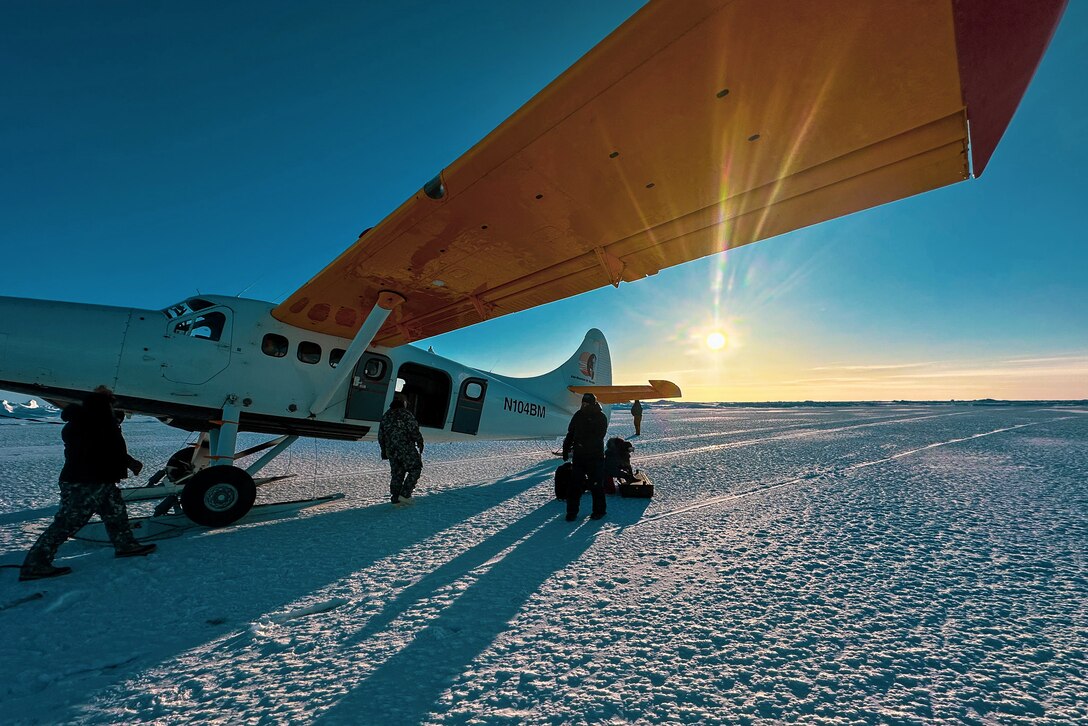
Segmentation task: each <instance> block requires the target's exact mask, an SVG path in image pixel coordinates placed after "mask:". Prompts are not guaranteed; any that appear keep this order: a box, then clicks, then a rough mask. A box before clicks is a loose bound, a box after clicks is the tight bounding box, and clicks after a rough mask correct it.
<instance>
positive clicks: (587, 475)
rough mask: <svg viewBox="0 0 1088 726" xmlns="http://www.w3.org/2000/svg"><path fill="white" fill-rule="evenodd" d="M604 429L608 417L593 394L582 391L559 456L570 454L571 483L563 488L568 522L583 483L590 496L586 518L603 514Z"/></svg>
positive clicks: (576, 509)
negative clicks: (565, 490) (579, 404)
mask: <svg viewBox="0 0 1088 726" xmlns="http://www.w3.org/2000/svg"><path fill="white" fill-rule="evenodd" d="M607 432H608V417H607V416H605V415H604V411H603V410H601V404H599V403H597V397H596V396H594V395H593V394H592V393H585V394H582V407H581V408H580V409H578V410H577V411H575V413H574V416H572V417H571V419H570V426H568V427H567V437H566V438H565V439H563V458H564V459H568V458H571V457H572V455H573V459H572V462H571V474H572V477H571V478H572V482H571V486H570V488H569V489H568V490H567V521H568V522H573V521H574V520H575V519H577V518H578V504H579V501H580V500H581V498H582V492H583V491H584V490H585V487H586V486H587V485H588V486H589V492H590V494H592V495H593V511H592V512H591V513H590V515H589V517H590V519H600V518H601V517H603V516H604V512H605V499H604V481H603V479H604V435H605V433H607ZM587 480H588V481H587Z"/></svg>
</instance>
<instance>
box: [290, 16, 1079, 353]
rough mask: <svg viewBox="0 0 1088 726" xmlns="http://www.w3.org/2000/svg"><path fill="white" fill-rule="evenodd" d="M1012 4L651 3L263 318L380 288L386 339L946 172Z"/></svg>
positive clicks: (351, 302) (578, 287) (857, 203)
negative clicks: (385, 294) (968, 57)
mask: <svg viewBox="0 0 1088 726" xmlns="http://www.w3.org/2000/svg"><path fill="white" fill-rule="evenodd" d="M1018 3H1019V0H866V2H858V0H821V2H818V3H815V2H814V3H809V2H797V1H796V0H683V1H682V2H678V1H670V0H655V1H654V2H651V3H649V4H648V5H647V6H646V7H644V8H643V9H642V10H641V11H639V12H638V13H637V14H635V15H634V16H633V17H632V18H631V19H630V20H628V21H627V22H626V23H624V24H623V25H622V26H621V27H619V28H618V29H617V30H616V31H615V32H613V33H612V34H611V35H610V36H609V37H607V38H606V39H605V40H603V41H602V42H601V43H600V44H599V45H598V46H597V47H596V48H594V49H593V50H592V51H590V52H589V53H588V54H587V55H586V56H585V57H583V58H582V59H581V60H579V61H578V62H577V63H576V64H575V65H574V66H572V67H571V68H570V69H569V70H567V71H566V72H565V73H564V74H563V75H562V76H560V77H559V78H557V79H556V80H555V81H553V82H552V83H551V84H550V85H549V86H548V87H547V88H545V89H544V90H543V91H541V92H540V93H539V94H537V96H535V97H534V98H533V99H532V100H531V101H529V102H528V103H527V104H526V105H525V106H524V107H522V108H521V109H520V110H519V111H518V112H517V113H515V114H514V115H513V116H511V117H510V118H509V119H507V120H506V121H505V122H503V124H502V125H500V126H499V127H498V128H497V129H495V130H494V131H493V132H491V133H490V134H488V135H487V137H486V138H484V139H483V140H482V141H481V142H479V143H478V144H477V145H476V146H474V147H473V148H472V149H470V150H469V151H468V152H467V153H465V154H464V155H463V156H462V157H461V158H460V159H458V160H457V161H455V162H454V163H453V164H451V165H450V166H448V167H447V168H446V169H445V170H443V171H442V173H441V174H440V175H439V176H438V177H436V179H435V180H434V181H433V182H431V183H429V184H428V185H426V186H425V187H424V189H422V190H420V192H418V193H417V194H416V195H415V196H413V197H412V198H411V199H409V200H408V201H406V202H405V203H404V204H402V205H401V206H400V208H398V209H397V210H396V211H394V212H393V213H392V214H390V215H389V216H388V217H386V218H385V219H384V220H383V221H382V222H381V223H380V224H379V225H378V226H376V227H374V228H373V229H371V230H369V231H368V232H366V233H364V234H363V235H362V236H361V237H360V238H359V240H358V241H356V242H355V243H354V244H353V245H352V246H351V247H350V248H349V249H348V250H347V251H346V252H344V253H343V254H342V255H340V257H338V258H337V259H336V260H335V261H334V262H333V263H332V264H330V265H329V266H328V267H326V268H325V269H324V270H322V271H321V272H320V273H319V274H318V275H316V276H315V277H314V278H313V279H312V280H310V281H309V282H307V283H306V284H305V285H303V286H302V288H300V289H299V290H298V291H297V292H295V293H294V294H293V295H291V297H289V298H288V299H287V300H286V301H285V302H284V303H283V304H281V305H279V306H278V307H277V308H276V309H275V310H274V312H273V315H275V317H276V318H278V319H279V320H282V321H284V322H286V323H289V324H291V325H295V326H298V327H300V328H306V329H310V330H315V331H320V332H323V333H329V334H333V335H341V336H345V337H350V336H352V335H354V333H355V331H357V330H358V328H359V326H360V325H361V323H362V321H363V319H364V318H365V317H366V314H367V313H368V312H369V311H370V309H371V307H372V306H373V305H374V303H375V300H376V299H377V296H378V294H379V292H380V291H382V290H391V291H395V292H397V293H400V294H401V295H403V296H404V297H405V298H406V302H405V303H404V304H403V305H400V306H399V307H398V308H397V309H396V310H395V311H394V313H393V314H392V315H391V316H390V318H389V320H387V321H386V324H385V325H384V326H383V327H382V328H381V330H380V331H379V332H378V335H377V337H376V338H375V341H374V342H375V343H378V344H381V345H387V346H393V345H399V344H403V343H407V342H410V341H412V340H417V339H420V338H425V337H429V336H432V335H437V334H439V333H444V332H447V331H450V330H455V329H458V328H462V327H465V326H468V325H472V324H475V323H478V322H480V321H482V320H486V319H488V318H493V317H498V316H500V315H505V314H508V313H512V312H516V311H519V310H525V309H527V308H531V307H534V306H537V305H542V304H545V303H548V302H552V301H555V300H559V299H562V298H566V297H570V296H572V295H577V294H579V293H582V292H586V291H588V290H593V289H596V288H598V287H602V286H604V285H607V284H613V285H618V284H619V283H620V282H621V281H633V280H638V279H640V278H643V277H646V276H647V275H653V274H655V273H656V272H658V271H659V270H661V269H664V268H666V267H670V266H672V265H677V264H680V263H682V262H686V261H689V260H694V259H697V258H699V257H703V256H705V255H709V254H713V253H715V252H720V251H722V250H726V249H729V248H733V247H737V246H740V245H744V244H747V243H749V242H754V241H756V240H760V239H764V238H766V237H772V236H774V235H778V234H782V233H783V232H787V231H789V230H793V229H798V228H800V227H804V226H807V225H811V224H815V223H817V222H820V221H823V220H827V219H832V218H834V217H838V216H841V215H844V214H849V213H851V212H855V211H858V210H861V209H866V208H869V207H873V206H876V205H879V204H883V203H885V202H889V201H892V200H895V199H900V198H902V197H906V196H910V195H912V194H918V193H920V192H924V191H927V190H929V189H934V188H937V187H940V186H943V185H946V184H950V183H952V182H956V181H960V180H961V179H965V178H967V176H968V175H969V163H968V158H967V153H966V148H967V120H968V117H969V116H970V117H971V122H972V129H975V128H976V126H977V127H978V128H979V129H984V130H985V131H986V133H987V134H988V137H987V138H988V139H989V140H988V141H987V144H989V145H988V147H987V148H986V149H985V150H984V154H985V157H986V158H987V159H988V158H989V153H990V152H992V149H993V145H996V143H997V139H999V138H1000V135H1001V132H1002V131H1003V130H1004V128H1005V125H1006V124H1007V123H1008V120H1009V117H1011V115H1012V111H1013V110H1015V106H1016V103H1017V102H1018V101H1019V98H1020V96H1021V95H1022V93H1023V90H1024V88H1025V87H1026V85H1027V81H1028V80H1030V77H1031V73H1032V72H1033V71H1034V68H1035V65H1036V64H1037V63H1038V60H1039V59H1040V57H1041V55H1042V53H1043V50H1044V49H1045V47H1046V43H1047V42H1048V41H1049V37H1050V34H1051V33H1052V31H1053V27H1054V26H1055V25H1056V24H1057V21H1058V18H1060V15H1061V11H1062V9H1063V7H1064V0H1033V3H1028V4H1027V5H1028V6H1031V7H1032V8H1035V10H1023V8H1024V7H1025V5H1024V4H1023V3H1019V4H1018ZM995 6H1002V7H1005V8H1006V10H1008V11H1009V12H1013V11H1017V12H1020V13H1021V15H1023V13H1025V12H1026V13H1027V14H1029V15H1030V14H1032V13H1034V14H1035V16H1036V17H1033V18H1028V19H1025V18H1024V17H1017V18H1012V19H1009V18H1006V19H1005V20H1001V19H1000V15H1001V14H1000V12H997V15H994V12H995V11H994V10H993V8H994V7H995ZM1040 7H1042V8H1043V9H1044V10H1043V12H1038V11H1037V9H1038V8H1040ZM1010 8H1011V9H1012V10H1009V9H1010ZM1014 14H1015V13H1014ZM1006 15H1008V13H1006ZM994 17H997V18H999V21H998V24H999V25H1000V23H1002V22H1005V23H1006V25H1002V26H1001V27H999V28H998V29H997V31H995V30H994V29H993V27H989V26H987V25H986V22H989V23H990V25H993V22H994V21H993V18H994ZM964 18H966V20H965V19H964ZM980 18H981V19H982V20H983V21H985V22H982V23H981V25H979V24H978V23H976V25H978V26H979V27H974V26H971V21H972V20H975V21H978V20H979V19H980ZM1006 21H1007V22H1006ZM1025 23H1027V24H1034V25H1032V27H1031V28H1028V29H1027V30H1029V31H1031V32H1032V33H1034V35H1032V38H1035V40H1033V41H1032V42H1031V43H1027V42H1026V41H1025V42H1023V43H1020V44H1016V43H999V42H998V40H1000V38H998V40H995V38H997V35H995V33H997V32H998V31H1001V32H1004V33H1006V35H1012V36H1018V35H1020V34H1021V32H1022V31H1024V30H1025V28H1024V27H1022V26H1024V25H1025ZM1036 26H1038V27H1036ZM1044 26H1045V27H1044ZM965 28H966V29H965ZM1039 28H1042V30H1039ZM1029 34H1030V33H1029ZM1025 46H1028V47H1025ZM963 48H967V49H968V50H969V51H970V53H972V54H973V55H972V57H973V58H975V61H973V63H974V65H971V66H965V65H964V62H963V59H961V58H960V56H959V54H958V50H960V51H962V49H963ZM979 64H983V65H981V66H980V65H979ZM979 68H981V71H980V70H979ZM1025 68H1026V69H1027V70H1026V71H1025V70H1024V69H1025ZM994 69H1000V72H997V73H994V72H993V71H994ZM983 71H984V72H983ZM987 74H989V75H987ZM987 78H989V79H990V80H989V81H987V80H986V79H987ZM1009 78H1014V79H1019V80H1016V82H1015V83H1014V84H1013V85H1014V86H1016V84H1020V86H1019V90H1018V91H1017V90H1016V89H1015V88H1014V89H1013V90H1014V93H1013V96H1014V97H1013V98H1012V105H1011V106H1010V105H1009V103H1007V102H1002V103H1003V105H1001V104H998V105H1001V108H1000V109H997V110H992V111H988V113H989V114H990V115H989V116H986V117H985V118H984V117H982V116H981V115H980V116H979V117H978V118H975V117H974V116H971V114H970V110H971V107H969V106H967V102H966V101H965V98H967V97H968V96H971V95H972V94H973V96H976V97H978V96H981V97H984V98H994V97H995V96H994V95H993V94H988V93H987V87H986V83H987V82H989V83H992V84H999V83H1002V80H1003V79H1005V80H1007V79H1009ZM964 79H967V81H971V83H972V84H973V85H971V88H965V86H964V84H965V83H966V81H965V80H964ZM974 79H981V80H979V81H978V82H977V83H975V82H974ZM1021 81H1022V83H1021ZM969 92H970V93H969ZM1001 92H1002V93H1003V94H1004V96H1008V95H1009V89H1008V88H1005V87H1002V89H1001ZM991 105H994V104H991ZM1006 112H1007V115H1005V116H1002V114H1005V113H1006ZM995 129H996V131H995ZM995 134H996V135H995ZM977 155H978V149H977V147H976V156H977Z"/></svg>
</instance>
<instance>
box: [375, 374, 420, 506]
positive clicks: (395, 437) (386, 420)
mask: <svg viewBox="0 0 1088 726" xmlns="http://www.w3.org/2000/svg"><path fill="white" fill-rule="evenodd" d="M378 445H379V446H381V451H382V459H388V460H389V473H390V479H389V497H390V501H392V502H393V504H399V503H400V502H401V501H410V500H411V498H412V490H413V489H415V486H416V482H417V481H419V475H420V474H421V473H422V472H423V458H422V454H423V434H421V433H420V432H419V422H418V421H416V417H415V416H413V415H412V412H411V411H409V410H408V409H407V408H405V404H404V399H403V398H402V397H400V396H394V397H393V401H392V402H391V403H390V404H389V410H388V411H386V412H385V415H384V416H382V420H381V423H379V424H378Z"/></svg>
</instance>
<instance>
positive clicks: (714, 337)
mask: <svg viewBox="0 0 1088 726" xmlns="http://www.w3.org/2000/svg"><path fill="white" fill-rule="evenodd" d="M725 343H726V340H725V336H724V335H722V333H720V332H718V331H717V330H715V331H714V332H713V333H711V334H710V335H708V336H706V345H707V347H708V348H710V349H711V350H721V349H722V348H724V347H725Z"/></svg>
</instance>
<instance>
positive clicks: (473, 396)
mask: <svg viewBox="0 0 1088 726" xmlns="http://www.w3.org/2000/svg"><path fill="white" fill-rule="evenodd" d="M482 395H484V387H483V386H481V385H480V384H479V383H470V384H468V385H467V386H465V398H467V399H469V400H470V401H479V400H480V396H482Z"/></svg>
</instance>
